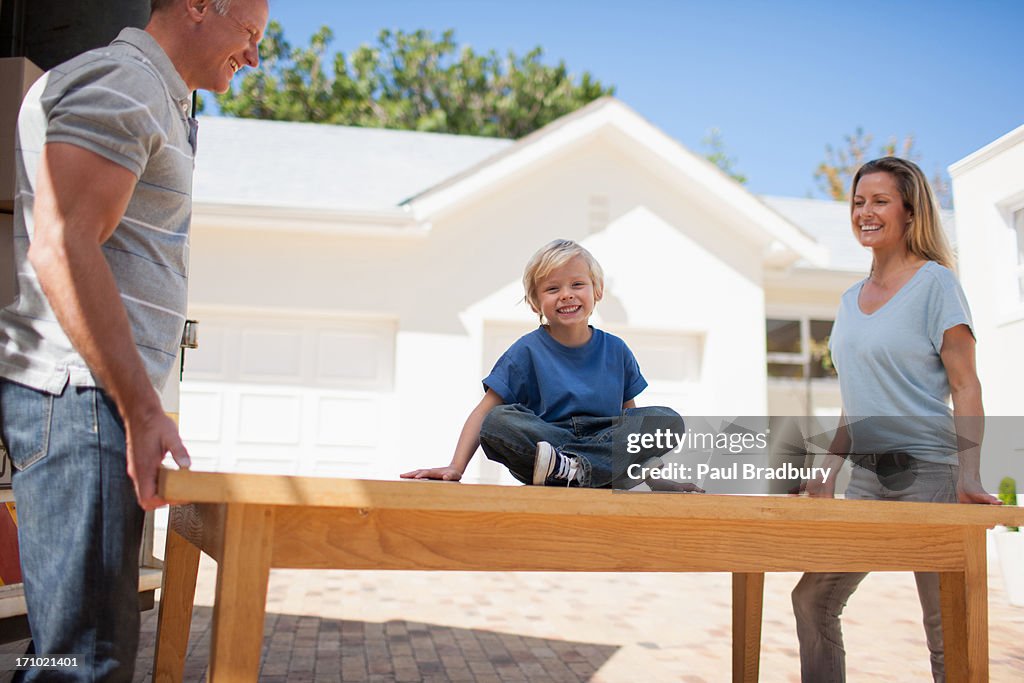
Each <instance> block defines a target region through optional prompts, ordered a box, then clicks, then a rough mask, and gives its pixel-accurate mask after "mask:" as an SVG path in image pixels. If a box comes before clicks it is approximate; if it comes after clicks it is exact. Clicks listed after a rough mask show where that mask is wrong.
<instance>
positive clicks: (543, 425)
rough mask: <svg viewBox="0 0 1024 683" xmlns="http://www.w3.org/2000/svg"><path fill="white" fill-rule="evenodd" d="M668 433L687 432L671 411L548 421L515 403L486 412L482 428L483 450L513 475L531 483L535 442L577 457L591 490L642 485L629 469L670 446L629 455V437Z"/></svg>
mask: <svg viewBox="0 0 1024 683" xmlns="http://www.w3.org/2000/svg"><path fill="white" fill-rule="evenodd" d="M658 429H667V430H670V431H672V432H674V433H676V434H682V433H683V432H684V426H683V418H681V417H679V413H677V412H676V411H674V410H672V409H671V408H663V407H660V406H646V407H643V408H627V409H626V410H624V411H623V413H622V415H617V416H615V417H586V416H581V417H572V418H569V419H568V420H563V421H561V422H545V421H544V420H542V419H541V418H539V417H537V415H535V414H534V413H533V411H531V410H530V409H529V408H527V407H525V406H523V405H521V404H518V403H515V404H505V405H500V406H498V407H496V408H494V409H493V410H491V412H489V413H487V417H485V418H484V422H483V425H482V426H481V427H480V446H481V448H483V451H484V453H485V454H486V455H487V457H488V458H489V459H491V460H494V461H495V462H498V463H501V464H502V465H504V466H505V467H507V468H508V469H509V471H510V472H511V473H512V476H513V477H515V478H516V479H518V480H519V481H521V482H523V483H524V484H530V483H532V482H533V462H534V460H535V458H536V451H537V442H538V441H547V442H548V443H550V444H551V445H552V446H554V447H555V448H557V449H558V450H559V451H560V452H561V453H562V454H564V455H572V456H576V457H577V458H579V463H580V465H581V467H582V470H583V477H582V478H581V480H580V485H581V486H585V487H590V488H606V487H609V486H614V487H615V488H631V487H632V486H635V485H637V484H639V483H640V481H639V480H631V479H629V478H628V477H627V475H626V471H627V469H628V468H629V466H630V465H632V464H634V463H639V464H643V463H645V462H647V461H648V460H650V459H651V458H654V457H657V456H659V455H661V454H663V453H664V452H666V451H668V450H669V449H668V448H663V449H651V448H634V449H631V450H636V451H637V452H636V453H630V452H629V450H630V449H628V447H627V446H628V445H627V435H628V434H641V433H653V432H654V431H655V430H658Z"/></svg>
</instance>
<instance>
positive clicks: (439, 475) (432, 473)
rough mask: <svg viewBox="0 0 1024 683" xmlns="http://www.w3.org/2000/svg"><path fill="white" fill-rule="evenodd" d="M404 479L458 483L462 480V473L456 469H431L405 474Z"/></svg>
mask: <svg viewBox="0 0 1024 683" xmlns="http://www.w3.org/2000/svg"><path fill="white" fill-rule="evenodd" d="M399 476H401V477H402V479H441V480H442V481H458V480H459V479H462V472H460V471H458V470H457V469H455V468H454V467H431V468H429V469H420V470H413V471H412V472H403V473H402V474H401V475H399Z"/></svg>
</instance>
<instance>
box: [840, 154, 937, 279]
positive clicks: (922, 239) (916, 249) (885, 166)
mask: <svg viewBox="0 0 1024 683" xmlns="http://www.w3.org/2000/svg"><path fill="white" fill-rule="evenodd" d="M871 173H888V174H889V175H891V176H892V177H893V179H894V180H895V181H896V187H898V188H899V191H900V198H901V199H902V200H903V207H904V208H905V209H906V210H907V211H908V212H910V227H908V228H907V231H906V232H905V233H904V235H903V239H904V242H905V243H906V247H907V251H908V252H910V253H911V254H914V255H915V256H918V257H920V258H923V259H925V260H926V261H935V262H936V263H938V264H939V265H942V266H945V267H946V268H949V269H950V270H954V269H955V265H956V257H955V256H954V255H953V249H952V248H951V247H950V246H949V241H948V240H947V239H946V232H945V231H944V230H943V229H942V223H941V222H940V221H939V206H938V203H937V202H936V201H935V195H934V193H932V188H931V186H930V185H929V184H928V179H927V178H926V177H925V175H924V173H922V172H921V169H920V168H919V167H918V165H917V164H915V163H914V162H913V161H907V160H906V159H901V158H899V157H882V158H881V159H874V160H873V161H869V162H867V163H866V164H864V165H863V166H861V167H860V168H859V169H857V173H856V174H855V175H854V176H853V184H852V186H851V189H850V213H851V215H852V213H853V202H854V197H855V195H856V193H857V183H858V182H859V181H860V179H861V178H863V177H864V176H866V175H870V174H871Z"/></svg>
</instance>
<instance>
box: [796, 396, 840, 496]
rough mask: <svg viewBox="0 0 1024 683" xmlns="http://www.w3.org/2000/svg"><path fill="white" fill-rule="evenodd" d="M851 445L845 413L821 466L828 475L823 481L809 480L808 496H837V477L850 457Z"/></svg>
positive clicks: (807, 486) (807, 485)
mask: <svg viewBox="0 0 1024 683" xmlns="http://www.w3.org/2000/svg"><path fill="white" fill-rule="evenodd" d="M850 444H851V440H850V432H849V430H847V428H846V413H845V412H843V413H841V414H840V415H839V426H838V427H836V433H835V436H833V437H832V443H831V444H830V445H829V447H828V453H827V454H825V462H824V463H822V465H821V466H822V467H824V471H826V472H828V475H827V476H826V477H824V478H823V479H808V480H807V484H806V491H807V495H809V496H811V497H812V498H832V497H833V496H835V495H836V477H838V476H839V470H840V469H842V467H843V463H845V462H846V458H847V456H849V455H850Z"/></svg>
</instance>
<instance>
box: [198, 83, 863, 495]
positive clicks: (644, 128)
mask: <svg viewBox="0 0 1024 683" xmlns="http://www.w3.org/2000/svg"><path fill="white" fill-rule="evenodd" d="M199 135H200V145H199V148H200V152H199V156H198V158H197V169H196V181H195V216H194V223H193V241H192V265H191V277H192V283H191V292H190V301H191V304H190V309H191V315H192V317H194V318H196V319H198V320H200V321H201V324H200V335H199V336H200V348H199V349H198V350H196V351H191V352H189V353H188V355H187V357H186V364H185V374H184V382H183V384H182V407H181V414H182V417H181V420H182V429H183V432H184V434H185V436H186V439H187V441H188V444H189V446H190V449H191V451H192V455H193V458H194V460H195V461H196V465H197V467H204V468H218V469H231V470H238V471H255V472H279V473H297V474H332V475H351V476H363V477H382V478H391V477H394V476H396V475H397V474H398V473H399V472H401V471H404V470H406V469H411V468H413V467H417V466H426V465H442V464H446V463H447V461H448V459H449V458H450V455H451V450H452V449H453V447H454V444H455V441H456V438H457V435H458V432H459V430H460V428H461V426H462V423H463V421H464V419H465V417H466V415H467V414H468V412H469V410H470V409H471V408H472V406H473V405H475V404H476V402H477V401H478V400H479V397H480V395H481V392H482V388H481V385H480V379H481V378H482V377H483V376H484V375H486V374H487V372H488V371H489V369H490V366H491V364H492V363H493V362H494V360H495V359H496V358H497V356H498V355H499V354H500V353H501V351H503V350H504V348H506V347H507V346H508V344H509V343H511V341H512V340H514V339H515V338H516V337H518V336H519V335H520V334H522V333H524V332H526V331H528V330H530V329H532V328H533V326H535V325H536V324H537V320H536V318H535V317H534V316H533V314H532V313H531V312H530V311H529V309H528V307H527V306H526V305H525V304H524V303H522V302H521V299H522V288H521V284H520V279H521V275H522V269H523V266H524V265H525V263H526V261H527V259H528V258H529V256H530V255H531V254H532V253H533V252H534V251H535V250H536V249H537V248H538V247H540V246H541V245H543V244H544V243H546V242H548V241H550V240H551V239H553V238H555V237H566V238H571V239H576V240H579V241H581V242H583V243H584V244H585V245H586V246H587V247H588V248H589V249H591V251H593V253H594V254H595V256H596V257H597V258H598V260H599V261H600V262H601V263H602V265H603V266H604V269H605V271H606V274H607V284H606V293H605V298H604V300H603V301H602V302H601V303H600V304H599V305H598V308H597V312H596V315H595V317H594V323H595V324H596V325H598V326H600V327H602V328H604V329H607V330H609V331H611V332H614V333H616V334H619V335H620V336H622V337H623V338H625V339H626V341H627V342H628V343H629V344H630V346H631V347H632V348H633V350H634V352H635V353H636V355H637V357H638V359H639V361H640V364H641V368H642V370H643V372H644V374H645V376H646V377H647V379H648V381H649V382H650V387H649V389H648V390H647V391H646V392H644V393H643V394H642V395H641V396H640V397H639V398H638V402H639V403H640V404H641V405H644V404H647V405H650V404H668V405H671V406H673V407H675V408H676V409H677V410H679V411H680V412H681V413H683V414H684V415H701V416H717V415H722V416H732V415H768V414H771V415H784V414H792V415H799V414H805V413H806V412H807V406H808V405H810V406H811V411H812V412H814V413H816V414H822V415H835V414H837V413H838V409H839V399H838V391H837V386H836V382H835V380H834V379H833V378H831V377H830V376H829V375H828V372H827V369H825V368H823V367H822V365H821V363H820V362H818V359H817V358H815V357H813V356H812V351H813V350H814V349H815V348H816V346H817V347H820V343H821V342H822V341H823V340H824V338H825V337H827V335H828V333H829V330H830V327H831V321H832V318H833V316H834V312H835V310H836V307H837V305H838V300H839V295H840V294H841V292H842V291H843V290H844V289H846V288H847V287H849V286H850V285H851V284H853V283H854V282H856V281H857V280H858V279H860V278H861V277H863V275H864V273H865V272H866V270H867V266H868V262H869V257H868V255H867V254H866V253H865V252H864V251H863V250H862V249H860V247H859V246H858V245H857V244H856V243H855V241H854V239H853V237H852V235H851V234H850V229H849V221H848V215H847V208H846V206H845V205H844V204H842V203H836V202H827V201H819V200H808V199H788V198H777V197H764V198H760V197H757V196H754V195H752V194H751V193H749V192H748V191H747V190H745V189H744V188H743V187H742V186H740V185H739V184H737V183H735V182H734V181H732V180H731V179H730V178H728V177H727V176H726V175H725V174H723V173H722V172H721V171H720V170H719V169H718V168H716V167H715V166H714V165H712V164H711V163H709V162H708V161H706V160H705V159H704V158H702V157H701V156H699V155H696V154H694V153H692V152H690V151H689V150H687V149H686V148H685V147H683V146H681V145H680V144H679V143H678V142H676V141H675V140H673V139H671V138H670V137H668V136H667V135H665V134H664V133H663V132H661V131H660V130H659V129H657V128H656V127H654V126H653V125H651V124H650V123H649V122H647V121H646V120H644V119H643V118H642V117H641V116H639V115H638V114H637V113H636V112H634V111H633V110H631V109H630V108H629V107H627V106H626V105H624V104H623V103H622V102H620V101H618V100H615V99H612V98H604V99H601V100H597V101H595V102H593V103H591V104H590V105H588V106H587V107H585V108H583V109H581V110H579V111H577V112H575V113H573V114H571V115H569V116H566V117H564V118H562V119H560V120H558V121H556V122H554V123H553V124H551V125H549V126H547V127H545V128H543V129H541V130H539V131H537V132H535V133H533V134H532V135H530V136H527V137H526V138H523V139H521V140H518V141H514V142H513V141H508V140H495V139H487V138H473V137H467V136H450V135H438V134H427V133H416V132H405V131H388V130H377V129H360V128H347V127H338V126H322V125H315V124H299V123H278V122H268V121H254V120H243V119H229V118H206V119H203V120H202V121H201V123H200V133H199ZM766 329H767V333H768V335H767V339H768V344H767V349H768V351H767V352H766ZM766 368H767V372H766ZM500 474H501V472H500V468H496V467H491V466H490V464H489V463H485V462H483V459H482V458H477V459H476V461H475V462H474V464H473V465H471V469H470V471H469V472H468V476H469V478H470V479H471V480H472V479H476V480H484V481H497V480H499V479H500Z"/></svg>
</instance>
